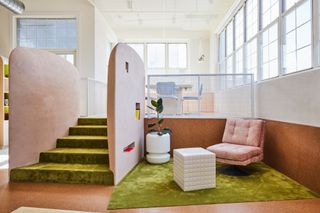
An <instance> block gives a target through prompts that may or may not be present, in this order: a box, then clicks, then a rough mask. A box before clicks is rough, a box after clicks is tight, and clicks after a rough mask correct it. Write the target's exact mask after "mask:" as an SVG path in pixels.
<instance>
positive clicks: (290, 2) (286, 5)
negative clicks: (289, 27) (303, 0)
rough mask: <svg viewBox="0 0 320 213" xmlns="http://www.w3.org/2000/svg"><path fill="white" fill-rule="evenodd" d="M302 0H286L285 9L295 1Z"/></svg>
mask: <svg viewBox="0 0 320 213" xmlns="http://www.w3.org/2000/svg"><path fill="white" fill-rule="evenodd" d="M298 1H300V0H285V1H284V8H285V10H288V9H290V8H291V7H292V6H293V5H294V4H295V3H297V2H298Z"/></svg>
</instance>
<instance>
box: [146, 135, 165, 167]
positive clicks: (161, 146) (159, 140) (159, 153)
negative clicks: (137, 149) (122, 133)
mask: <svg viewBox="0 0 320 213" xmlns="http://www.w3.org/2000/svg"><path fill="white" fill-rule="evenodd" d="M146 146H147V152H148V154H147V161H148V162H149V163H152V164H161V163H166V162H168V161H169V160H170V154H169V153H168V152H170V134H168V133H167V134H163V135H161V136H160V135H158V133H157V132H151V133H148V134H147V142H146Z"/></svg>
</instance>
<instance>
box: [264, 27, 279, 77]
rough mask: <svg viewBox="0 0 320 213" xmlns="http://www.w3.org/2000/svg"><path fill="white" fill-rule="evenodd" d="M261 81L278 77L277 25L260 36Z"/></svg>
mask: <svg viewBox="0 0 320 213" xmlns="http://www.w3.org/2000/svg"><path fill="white" fill-rule="evenodd" d="M262 37H263V39H262V58H263V60H262V65H263V66H262V79H267V78H272V77H275V76H277V75H278V45H279V44H278V24H277V23H276V24H274V25H272V26H271V27H270V28H269V29H267V30H266V31H264V32H263V34H262Z"/></svg>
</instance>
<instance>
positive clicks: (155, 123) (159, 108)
mask: <svg viewBox="0 0 320 213" xmlns="http://www.w3.org/2000/svg"><path fill="white" fill-rule="evenodd" d="M151 105H152V107H150V106H148V108H149V109H151V110H153V111H155V112H156V114H157V117H156V118H154V119H152V123H149V124H148V128H149V132H157V133H158V135H160V136H161V135H164V134H167V133H168V134H170V133H171V132H172V131H171V129H169V128H163V127H162V123H163V121H164V119H163V118H161V117H160V115H161V113H162V112H163V104H162V98H159V99H158V100H151Z"/></svg>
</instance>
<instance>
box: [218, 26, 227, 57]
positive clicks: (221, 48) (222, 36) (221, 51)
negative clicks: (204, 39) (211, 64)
mask: <svg viewBox="0 0 320 213" xmlns="http://www.w3.org/2000/svg"><path fill="white" fill-rule="evenodd" d="M225 57H226V31H225V30H224V31H222V32H221V33H220V36H219V61H220V62H221V61H223V60H224V58H225Z"/></svg>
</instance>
